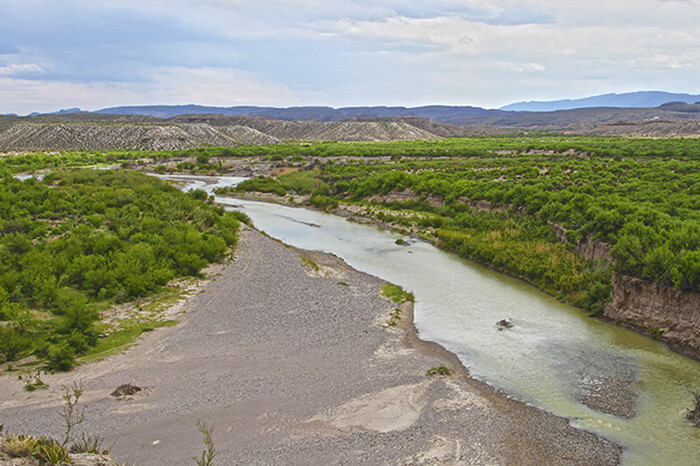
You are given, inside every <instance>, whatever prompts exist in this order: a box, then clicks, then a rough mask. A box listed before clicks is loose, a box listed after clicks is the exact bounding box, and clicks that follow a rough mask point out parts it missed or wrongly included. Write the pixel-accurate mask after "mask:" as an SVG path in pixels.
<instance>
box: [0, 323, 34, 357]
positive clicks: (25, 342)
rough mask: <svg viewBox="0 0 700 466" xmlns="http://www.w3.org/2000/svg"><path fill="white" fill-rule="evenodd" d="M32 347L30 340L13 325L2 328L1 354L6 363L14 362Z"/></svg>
mask: <svg viewBox="0 0 700 466" xmlns="http://www.w3.org/2000/svg"><path fill="white" fill-rule="evenodd" d="M30 347H31V341H30V339H29V338H28V337H27V336H25V335H22V334H20V332H19V331H18V330H17V329H16V328H15V327H14V326H13V325H2V326H0V353H2V355H3V356H5V360H6V361H14V360H15V359H16V358H17V357H18V356H20V355H21V354H22V353H23V352H24V351H26V350H27V349H29V348H30Z"/></svg>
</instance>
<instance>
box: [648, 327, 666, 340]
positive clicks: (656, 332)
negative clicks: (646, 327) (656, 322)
mask: <svg viewBox="0 0 700 466" xmlns="http://www.w3.org/2000/svg"><path fill="white" fill-rule="evenodd" d="M664 332H665V330H663V329H660V328H659V327H654V328H652V329H651V332H650V334H651V338H653V339H654V340H658V339H659V338H661V337H662V336H663V334H664Z"/></svg>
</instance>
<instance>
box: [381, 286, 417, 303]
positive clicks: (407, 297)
mask: <svg viewBox="0 0 700 466" xmlns="http://www.w3.org/2000/svg"><path fill="white" fill-rule="evenodd" d="M381 294H382V296H384V297H385V298H388V299H391V300H392V301H394V302H395V303H396V304H403V303H405V302H406V301H411V302H413V301H415V298H414V297H413V293H408V292H406V291H404V290H403V288H401V287H400V286H397V285H392V284H391V283H385V284H383V285H382V292H381Z"/></svg>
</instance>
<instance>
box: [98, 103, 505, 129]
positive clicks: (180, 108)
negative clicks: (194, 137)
mask: <svg viewBox="0 0 700 466" xmlns="http://www.w3.org/2000/svg"><path fill="white" fill-rule="evenodd" d="M94 113H101V114H110V115H147V116H152V117H157V118H172V117H175V116H179V115H202V114H218V115H226V116H241V115H245V116H252V117H260V118H266V119H268V120H282V121H305V120H316V121H320V122H332V121H343V120H346V119H348V118H385V117H409V116H415V117H421V118H429V119H431V120H434V121H438V122H440V123H447V124H456V125H463V124H468V123H466V121H473V120H482V119H488V118H493V117H497V116H499V115H501V114H502V113H504V112H502V111H500V110H486V109H483V108H479V107H468V106H446V105H431V106H426V107H412V108H407V107H345V108H332V107H288V108H279V107H253V106H241V107H206V106H202V105H148V106H137V107H113V108H105V109H102V110H97V111H96V112H94Z"/></svg>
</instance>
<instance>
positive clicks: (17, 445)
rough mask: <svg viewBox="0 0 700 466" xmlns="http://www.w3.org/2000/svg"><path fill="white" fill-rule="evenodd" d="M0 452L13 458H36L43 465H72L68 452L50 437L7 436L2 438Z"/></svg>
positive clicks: (0, 439)
mask: <svg viewBox="0 0 700 466" xmlns="http://www.w3.org/2000/svg"><path fill="white" fill-rule="evenodd" d="M0 450H2V451H3V452H4V453H6V454H7V455H9V456H11V457H13V458H26V457H34V458H36V459H38V460H40V461H41V462H42V464H44V463H48V464H66V463H70V458H69V457H68V451H67V450H66V449H65V448H63V446H61V444H60V443H58V442H57V441H56V440H54V439H52V438H49V437H40V438H34V437H31V436H25V435H14V434H7V435H5V436H3V437H2V438H0Z"/></svg>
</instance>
